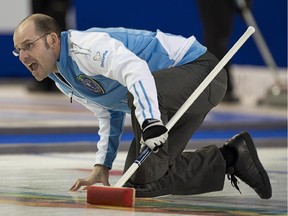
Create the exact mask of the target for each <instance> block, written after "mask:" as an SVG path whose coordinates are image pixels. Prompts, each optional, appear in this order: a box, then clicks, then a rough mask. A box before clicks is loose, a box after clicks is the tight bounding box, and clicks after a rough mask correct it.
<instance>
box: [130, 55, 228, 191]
mask: <svg viewBox="0 0 288 216" xmlns="http://www.w3.org/2000/svg"><path fill="white" fill-rule="evenodd" d="M217 63H218V60H217V59H216V58H215V56H214V55H212V54H211V53H210V52H208V51H207V52H206V53H205V54H204V55H202V56H201V57H200V58H198V59H197V60H195V61H193V62H191V63H189V64H186V65H182V66H177V67H173V68H168V69H164V70H161V71H157V72H154V73H153V76H154V78H155V82H156V87H157V92H158V101H159V107H160V111H161V118H162V121H163V122H164V124H166V123H167V122H168V121H169V119H171V117H172V116H173V115H174V114H175V113H176V112H177V110H178V109H179V108H180V107H181V106H182V104H183V103H184V102H185V101H186V100H187V98H188V97H189V96H190V95H191V94H192V93H193V92H194V90H195V89H196V88H197V87H198V86H199V85H200V83H201V82H202V81H203V80H204V79H205V77H206V76H207V75H208V74H209V73H210V72H211V71H212V70H213V68H214V67H215V65H216V64H217ZM226 87H227V75H226V71H225V70H222V71H221V72H220V73H219V74H218V75H217V76H216V78H215V79H214V80H213V81H212V82H211V83H210V85H209V86H208V87H207V88H206V89H205V90H204V92H203V93H202V94H201V95H200V96H199V97H198V98H197V100H196V101H195V102H194V103H193V105H192V106H191V107H190V108H189V109H188V110H187V111H186V113H185V114H184V115H183V116H182V117H181V118H180V119H179V120H178V121H177V123H176V124H175V125H174V126H173V128H172V129H171V130H170V131H169V138H168V141H167V143H165V145H164V147H163V148H162V149H161V150H159V152H158V153H157V154H154V153H152V154H151V155H150V156H149V157H148V158H147V159H146V161H145V162H144V163H143V164H142V165H141V166H140V167H139V168H138V170H137V171H136V174H134V175H133V176H132V181H133V182H134V183H138V184H142V183H150V182H153V181H155V180H157V179H159V178H161V177H162V176H163V175H165V174H166V173H167V172H170V174H171V175H172V176H173V178H174V181H173V182H175V185H174V188H176V192H175V194H176V193H177V194H187V193H188V194H192V193H193V194H195V193H202V192H207V191H206V190H208V191H214V190H220V189H221V188H222V187H223V183H224V176H225V161H224V159H223V157H222V155H221V153H220V151H219V150H218V148H216V147H215V146H210V147H206V148H203V149H201V150H198V151H194V152H185V153H183V151H184V150H185V147H186V145H187V143H188V141H189V139H190V138H191V137H192V136H193V134H194V133H195V131H196V130H197V129H198V128H199V127H200V126H201V124H202V122H203V120H204V118H205V116H206V115H207V113H208V112H209V111H210V110H211V109H212V108H213V107H214V106H216V105H217V104H218V103H219V102H220V101H221V100H222V98H223V97H224V95H225V92H226ZM129 106H130V108H131V118H132V126H133V130H134V134H135V138H134V140H133V141H132V143H131V146H130V149H129V151H128V156H127V159H126V164H125V170H127V169H128V168H129V167H130V165H131V164H132V163H133V162H134V160H135V159H136V157H137V156H138V155H139V150H140V144H139V140H140V137H141V129H140V126H139V124H138V121H137V119H136V117H135V115H134V114H135V113H134V111H135V107H134V106H133V98H132V95H131V94H130V95H129ZM209 176H213V184H212V185H211V186H210V187H207V184H210V183H208V181H209V182H211V181H210V180H209V179H210V177H209ZM204 185H205V186H204ZM215 185H216V187H215ZM202 186H203V187H202ZM187 188H189V190H188V189H187ZM216 188H217V189H216Z"/></svg>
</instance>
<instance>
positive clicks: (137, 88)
mask: <svg viewBox="0 0 288 216" xmlns="http://www.w3.org/2000/svg"><path fill="white" fill-rule="evenodd" d="M13 40H14V46H15V50H14V54H15V55H16V56H19V59H20V61H21V62H22V63H23V64H24V65H25V66H26V67H27V69H28V70H29V71H30V72H31V73H32V75H33V76H34V77H35V78H36V79H37V80H38V81H40V80H42V79H44V78H45V77H47V76H49V77H50V78H51V79H53V80H54V81H55V82H56V85H57V87H58V88H59V89H60V90H61V91H62V92H63V93H64V94H66V95H67V96H69V97H70V99H71V100H76V101H78V102H80V103H82V104H83V105H84V106H85V107H87V108H88V109H89V110H91V111H92V112H94V114H95V116H96V117H97V118H98V121H99V135H100V140H99V142H98V144H97V146H98V151H97V153H96V157H95V164H94V168H93V170H92V172H91V174H90V176H89V177H88V178H86V179H78V180H77V181H76V182H75V184H74V185H73V186H72V187H71V188H70V190H71V191H77V190H78V189H79V188H80V187H81V186H88V185H93V184H95V183H102V184H103V185H106V186H108V185H110V184H109V174H108V171H109V169H111V168H112V163H113V160H114V159H115V157H116V154H117V149H118V145H119V142H120V137H121V134H122V129H123V122H124V118H125V114H126V113H131V118H132V126H133V131H134V135H135V138H134V140H133V141H132V143H131V146H130V149H129V152H128V156H127V159H126V164H125V170H127V168H128V167H130V165H131V164H132V163H133V162H134V160H135V159H136V157H137V156H138V155H139V152H140V151H141V144H140V143H142V145H147V146H148V147H149V148H151V149H152V150H153V152H154V153H153V154H151V155H150V156H149V157H148V158H147V159H146V160H145V162H144V163H143V164H142V165H141V166H140V167H139V169H138V170H137V171H136V173H135V174H134V175H133V176H132V177H131V179H129V181H128V182H127V183H126V185H125V186H127V187H135V188H136V196H137V197H155V196H163V195H168V194H197V193H204V192H210V191H217V190H222V189H223V185H224V179H225V178H224V177H225V173H227V174H229V176H230V177H231V180H232V181H233V183H234V185H235V187H236V188H238V187H237V179H236V177H235V176H238V177H239V178H240V179H241V180H243V181H244V182H246V183H247V184H248V185H250V186H251V187H252V188H253V189H254V190H255V191H256V192H257V194H258V195H259V196H260V197H261V198H263V199H268V198H270V197H271V185H270V181H269V177H268V175H267V173H266V171H265V170H264V168H263V166H262V165H261V162H260V160H259V158H258V156H257V152H256V149H255V147H254V144H253V141H252V139H251V137H250V136H249V134H248V133H247V132H243V133H241V134H238V135H236V136H234V137H233V138H232V139H231V140H229V141H228V142H227V143H226V144H225V145H224V146H223V147H221V148H217V147H216V146H207V147H205V148H203V149H200V150H197V151H195V152H184V153H183V151H184V149H185V146H186V145H187V142H188V140H189V139H190V138H191V136H192V135H193V133H194V132H195V131H196V130H197V129H198V128H199V126H200V125H201V124H202V122H203V120H204V118H205V116H206V115H207V113H208V112H209V111H210V110H211V109H212V108H213V107H214V106H216V105H217V104H218V103H219V102H220V101H221V99H222V98H223V96H224V95H225V91H226V85H227V78H226V73H225V71H224V70H223V71H222V72H220V73H219V75H218V76H217V77H216V78H215V79H214V80H213V81H212V83H211V84H210V85H209V86H208V87H207V89H206V90H205V91H204V92H203V93H202V94H201V95H200V96H199V97H198V99H197V100H196V101H195V102H194V104H193V105H192V106H191V107H190V108H189V109H188V110H187V112H186V113H185V114H184V116H182V118H180V119H179V120H178V122H177V123H176V124H175V125H174V127H173V128H172V129H171V130H170V131H169V137H168V133H167V129H166V128H165V126H164V124H166V123H167V122H168V121H169V119H170V118H171V117H172V116H173V115H174V114H175V112H176V111H177V110H178V109H179V108H180V106H181V105H182V104H183V103H184V102H185V101H186V99H187V98H188V97H189V96H190V95H191V93H192V92H193V91H194V90H195V89H196V88H197V87H198V86H199V84H200V83H201V82H202V80H203V79H204V78H205V77H206V76H207V74H209V72H210V71H211V70H212V69H213V68H214V66H215V65H216V64H217V62H218V60H217V59H216V58H215V57H214V56H213V55H212V54H211V53H209V52H208V51H207V49H206V47H204V46H202V45H201V44H200V43H198V42H197V40H196V39H195V37H194V36H191V37H190V38H184V37H182V36H175V35H171V34H166V33H163V32H161V31H157V32H156V33H154V32H149V31H143V30H132V29H124V28H108V29H100V28H92V29H89V30H87V31H75V30H70V31H67V32H62V33H61V32H60V28H59V26H58V25H57V23H56V21H55V20H54V19H53V18H51V17H49V16H46V15H43V14H34V15H31V16H29V17H27V18H26V19H24V20H23V21H22V22H21V23H20V24H19V26H18V27H17V28H16V30H15V32H14V37H13ZM212 176H213V180H211V177H212Z"/></svg>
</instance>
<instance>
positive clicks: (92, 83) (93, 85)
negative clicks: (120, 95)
mask: <svg viewBox="0 0 288 216" xmlns="http://www.w3.org/2000/svg"><path fill="white" fill-rule="evenodd" d="M77 79H78V80H80V81H81V82H82V84H83V85H84V86H85V87H86V88H87V89H89V90H90V91H92V92H94V93H98V94H105V91H104V89H103V88H102V86H101V85H100V83H98V82H97V81H96V80H94V79H92V78H91V77H88V76H86V75H84V74H80V75H79V76H77Z"/></svg>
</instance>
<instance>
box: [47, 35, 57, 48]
mask: <svg viewBox="0 0 288 216" xmlns="http://www.w3.org/2000/svg"><path fill="white" fill-rule="evenodd" d="M47 39H48V44H49V45H50V47H52V48H55V45H56V44H57V43H58V41H59V38H58V36H57V34H56V33H54V32H53V33H51V34H50V35H49V36H48V38H47Z"/></svg>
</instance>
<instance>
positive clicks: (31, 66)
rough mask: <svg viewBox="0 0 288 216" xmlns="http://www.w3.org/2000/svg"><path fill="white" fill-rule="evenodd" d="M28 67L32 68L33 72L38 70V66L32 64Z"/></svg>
mask: <svg viewBox="0 0 288 216" xmlns="http://www.w3.org/2000/svg"><path fill="white" fill-rule="evenodd" d="M28 67H29V68H30V70H31V71H35V70H37V68H38V64H37V63H32V64H30V65H28Z"/></svg>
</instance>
